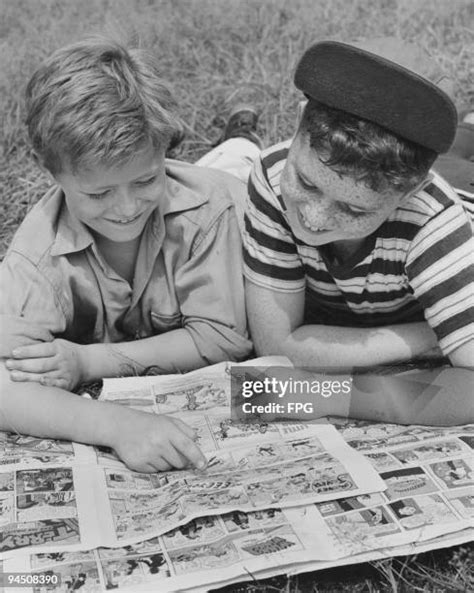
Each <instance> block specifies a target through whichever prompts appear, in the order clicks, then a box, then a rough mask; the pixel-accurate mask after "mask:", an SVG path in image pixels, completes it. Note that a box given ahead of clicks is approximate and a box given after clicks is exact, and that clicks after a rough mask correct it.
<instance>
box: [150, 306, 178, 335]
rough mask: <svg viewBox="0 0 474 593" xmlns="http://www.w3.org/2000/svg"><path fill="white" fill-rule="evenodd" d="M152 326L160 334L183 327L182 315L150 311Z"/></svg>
mask: <svg viewBox="0 0 474 593" xmlns="http://www.w3.org/2000/svg"><path fill="white" fill-rule="evenodd" d="M150 318H151V325H152V327H153V329H154V330H155V331H156V332H158V333H160V334H161V333H164V332H168V331H170V330H172V329H179V328H180V327H183V323H182V316H181V313H179V312H178V313H173V314H171V315H165V314H163V313H154V312H153V311H150Z"/></svg>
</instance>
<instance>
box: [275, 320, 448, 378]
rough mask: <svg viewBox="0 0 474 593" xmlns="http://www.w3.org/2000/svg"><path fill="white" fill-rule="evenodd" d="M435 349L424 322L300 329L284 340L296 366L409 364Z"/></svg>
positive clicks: (433, 336) (282, 346) (313, 326)
mask: <svg viewBox="0 0 474 593" xmlns="http://www.w3.org/2000/svg"><path fill="white" fill-rule="evenodd" d="M436 347H437V340H436V336H435V334H434V332H433V330H432V329H431V328H430V327H429V326H428V324H427V323H426V322H418V323H406V324H400V325H391V326H385V327H376V328H353V327H336V326H327V325H303V326H300V327H299V328H297V329H296V330H294V331H293V332H292V333H291V334H289V335H288V336H287V338H286V339H285V340H283V342H282V344H281V353H282V354H284V355H286V356H288V357H289V358H290V359H291V360H292V362H293V364H295V365H296V366H307V367H315V366H318V367H322V368H324V367H327V368H331V367H334V366H340V367H367V366H374V365H379V364H392V363H396V362H403V361H407V360H411V359H413V358H416V357H418V356H421V355H422V354H423V353H425V352H427V351H428V350H432V349H435V348H436Z"/></svg>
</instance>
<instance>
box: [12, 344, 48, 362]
mask: <svg viewBox="0 0 474 593" xmlns="http://www.w3.org/2000/svg"><path fill="white" fill-rule="evenodd" d="M55 354H56V347H55V345H54V344H53V343H52V342H42V343H41V344H30V345H29V346H20V347H18V348H15V349H14V350H13V352H12V357H13V358H20V359H24V358H44V357H49V356H54V355H55Z"/></svg>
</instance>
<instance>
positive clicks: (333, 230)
mask: <svg viewBox="0 0 474 593" xmlns="http://www.w3.org/2000/svg"><path fill="white" fill-rule="evenodd" d="M280 184H281V193H282V199H283V202H284V204H285V206H286V209H287V210H286V217H287V219H288V222H289V224H290V226H291V229H292V231H293V233H294V234H295V235H296V236H297V237H298V238H299V239H300V240H301V241H304V242H305V243H306V244H308V245H313V246H319V245H326V244H328V243H337V242H339V241H343V242H346V241H350V242H354V243H357V242H359V241H361V240H362V239H363V238H365V237H367V236H368V235H370V234H372V233H373V232H374V231H375V230H376V229H377V228H378V227H379V226H380V225H381V224H382V223H383V222H384V221H385V220H386V219H387V218H388V217H389V215H390V214H391V212H392V211H393V210H395V208H397V206H398V205H399V204H400V202H401V201H402V200H403V199H404V198H405V197H406V196H407V194H403V193H402V192H399V191H397V190H395V189H387V190H385V191H383V192H378V191H374V190H372V189H370V188H369V187H367V185H365V184H364V183H363V182H358V181H356V180H355V179H353V178H352V177H349V176H348V175H342V174H340V173H337V172H336V171H333V170H332V169H330V168H329V167H328V166H326V165H324V164H323V163H322V162H321V161H320V160H319V158H318V155H317V153H316V151H315V150H314V149H313V148H311V146H310V144H309V135H308V133H306V132H304V131H302V130H301V129H300V131H299V132H298V134H297V135H296V137H295V139H294V140H293V143H292V145H291V147H290V151H289V154H288V159H287V162H286V165H285V168H284V170H283V172H282V175H281V180H280ZM416 189H418V188H416ZM413 191H415V190H413ZM411 193H413V192H410V194H411Z"/></svg>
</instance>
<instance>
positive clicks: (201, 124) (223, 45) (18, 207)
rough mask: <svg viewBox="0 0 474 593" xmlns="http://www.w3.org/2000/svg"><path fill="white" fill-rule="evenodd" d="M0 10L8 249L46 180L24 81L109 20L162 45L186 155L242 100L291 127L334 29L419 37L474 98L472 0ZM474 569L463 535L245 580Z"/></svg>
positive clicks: (363, 578) (3, 5) (422, 582)
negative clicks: (296, 84)
mask: <svg viewBox="0 0 474 593" xmlns="http://www.w3.org/2000/svg"><path fill="white" fill-rule="evenodd" d="M0 14H1V17H2V18H1V19H0V44H1V46H0V48H1V51H0V113H1V117H2V121H1V125H2V134H1V138H0V145H1V155H0V186H1V188H2V200H1V203H0V220H1V229H2V230H1V234H0V257H2V256H3V254H4V253H5V250H6V248H7V246H8V244H9V242H10V240H11V237H12V235H13V233H14V231H15V229H16V228H17V226H18V225H19V223H20V222H21V221H22V219H23V218H24V216H25V214H26V212H27V211H28V209H29V208H30V207H31V205H32V204H33V203H34V202H35V201H36V200H37V199H38V198H39V197H40V196H41V195H42V194H43V193H44V191H45V189H46V188H47V187H48V185H49V181H48V179H47V178H46V176H45V175H43V174H42V173H40V172H39V171H38V170H37V169H36V167H35V165H34V164H33V162H32V159H31V155H30V154H29V148H28V142H27V138H26V135H25V130H24V127H23V116H24V114H23V106H22V94H23V89H24V85H25V83H26V81H27V79H28V77H29V75H30V74H31V73H32V72H33V70H34V69H35V68H36V67H37V66H38V64H39V63H40V62H41V61H42V60H43V58H44V57H45V56H47V55H48V54H49V53H50V52H51V51H52V50H54V49H56V48H57V47H59V46H61V45H63V44H65V43H68V42H70V41H71V40H75V39H78V38H79V37H81V36H83V35H84V34H86V33H90V32H93V31H100V30H102V29H103V28H104V27H105V26H114V27H117V26H120V25H121V24H122V25H126V27H127V28H128V29H129V30H135V31H136V32H138V33H139V34H140V37H141V39H142V41H143V43H144V44H145V45H147V46H150V47H153V48H154V49H155V50H156V53H157V55H158V56H159V59H160V62H161V67H162V72H163V77H164V78H165V79H167V80H168V81H169V82H170V83H171V85H172V86H173V87H174V90H175V93H176V94H177V96H178V97H179V99H180V109H181V114H182V117H183V119H184V121H185V122H186V131H187V137H186V139H185V141H184V143H183V144H182V146H181V150H180V153H179V158H182V159H184V160H188V161H194V160H196V159H197V158H198V157H199V156H201V155H203V154H204V153H205V152H206V151H207V150H208V149H209V148H210V147H211V146H212V144H213V143H214V142H215V141H216V140H217V139H218V137H219V135H220V132H221V129H222V126H223V125H224V122H225V117H226V115H227V114H228V112H229V110H230V108H231V107H232V105H234V104H235V103H236V102H239V101H251V102H253V103H254V104H255V105H256V106H257V107H258V108H259V110H260V112H261V118H260V133H261V135H262V137H263V138H264V141H265V144H266V145H269V144H271V143H274V142H276V141H279V140H282V139H284V138H286V137H288V136H289V135H290V134H291V133H292V131H293V127H294V121H295V109H296V105H297V103H298V101H299V99H300V96H299V94H298V93H297V91H296V90H295V89H294V88H293V86H292V83H291V76H292V71H293V68H294V65H295V63H296V61H297V59H298V57H299V56H300V55H301V53H302V51H303V49H304V48H306V47H307V46H308V45H309V44H310V43H311V42H313V41H316V40H321V39H325V38H332V39H339V40H342V41H349V40H352V39H358V38H361V37H366V36H385V35H398V36H400V37H403V38H405V39H408V40H413V41H417V42H418V43H420V44H421V45H423V46H425V47H426V48H427V49H428V50H429V51H430V52H431V53H432V54H433V55H434V56H435V57H436V58H437V59H438V60H439V61H440V63H441V64H442V65H443V66H444V68H445V70H446V71H447V72H448V73H449V74H450V76H451V77H452V78H453V79H454V82H455V88H456V97H455V98H456V102H457V104H458V106H459V107H460V108H464V107H467V106H469V107H470V108H471V109H473V108H474V91H473V86H472V80H473V79H474V72H473V65H472V64H473V62H472V56H473V55H474V33H473V30H474V5H473V4H472V2H471V1H470V0H350V1H349V0H291V2H288V1H285V0H241V1H237V0H214V1H212V0H155V1H154V0H87V2H77V0H0ZM473 578H474V577H473V552H472V549H470V548H469V547H468V546H462V547H458V548H454V549H452V550H449V551H447V552H446V551H443V552H437V553H430V554H427V555H423V556H420V557H418V558H413V557H409V558H406V559H404V560H401V561H400V560H393V559H389V560H387V561H384V562H379V563H377V564H374V565H372V566H368V565H363V566H362V567H359V568H358V569H352V568H351V569H350V570H343V569H337V571H322V572H321V573H315V574H313V575H311V576H306V575H302V576H299V577H292V578H290V579H277V580H273V581H272V582H270V584H268V583H267V584H265V583H262V584H258V583H257V584H256V583H253V584H252V585H249V586H247V587H244V588H240V589H239V590H240V591H247V592H250V591H286V592H287V593H290V592H294V593H296V592H301V593H303V592H304V593H306V592H309V591H312V592H316V591H400V592H401V591H467V590H473V589H474V583H473ZM272 583H273V584H272ZM407 583H410V584H407ZM235 590H236V591H237V590H238V589H235Z"/></svg>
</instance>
